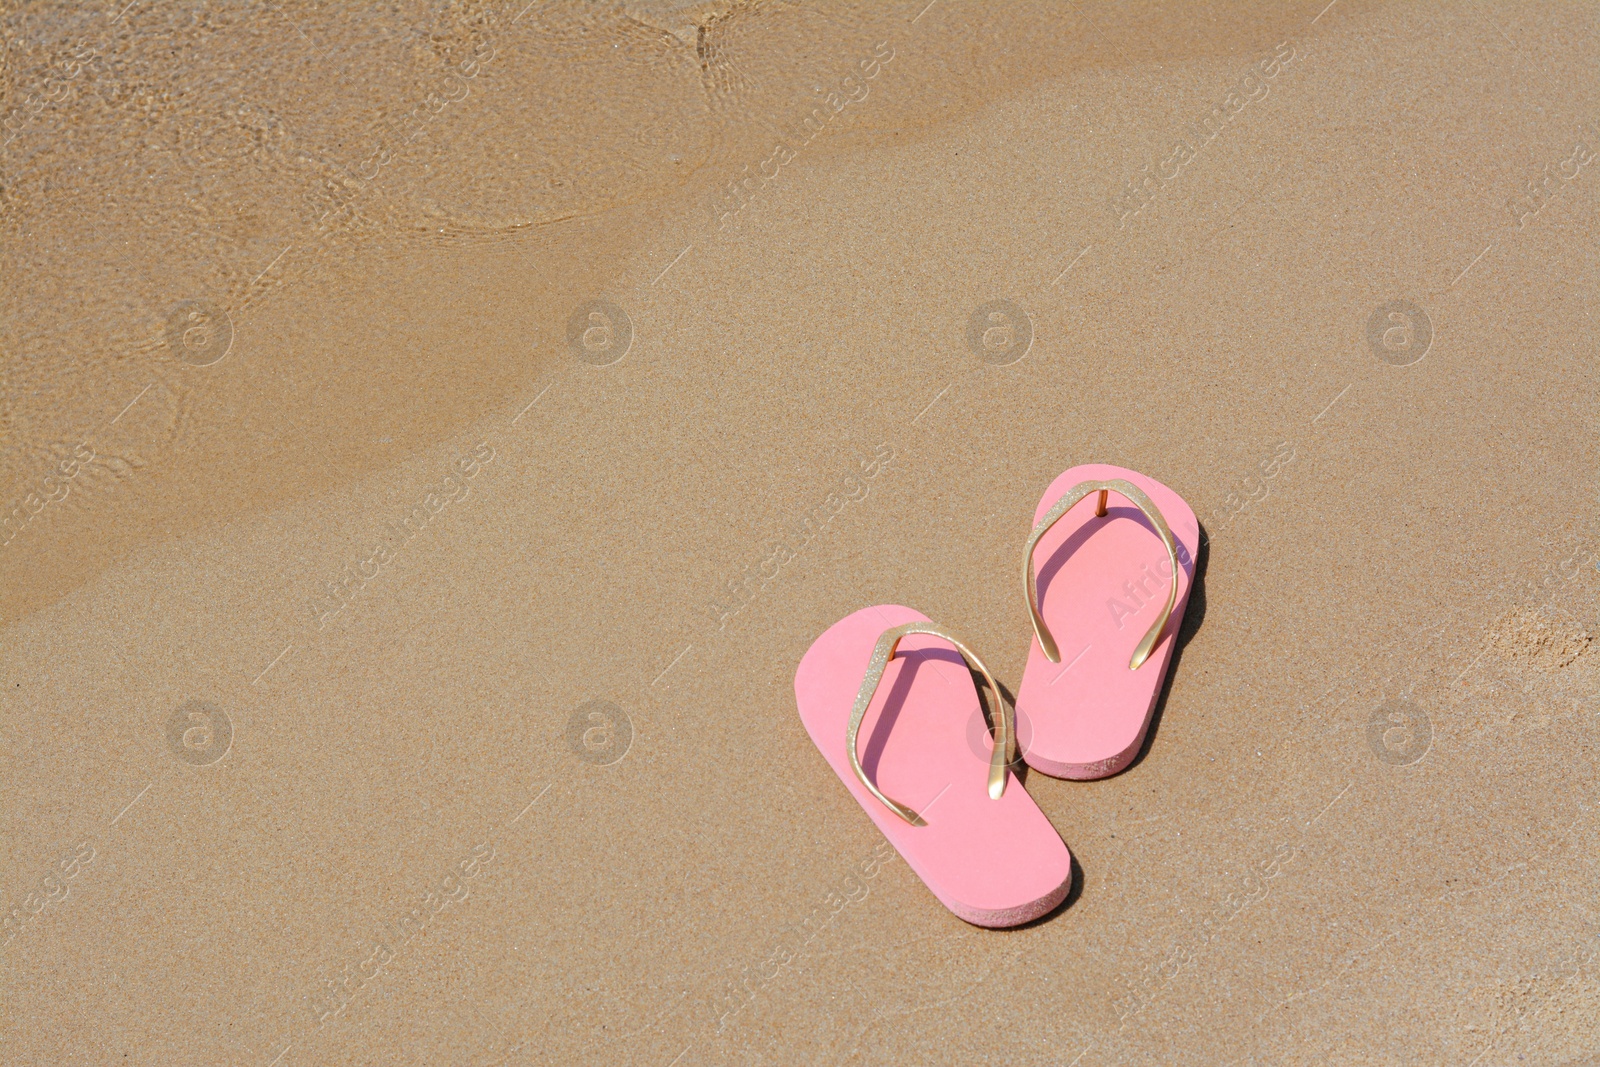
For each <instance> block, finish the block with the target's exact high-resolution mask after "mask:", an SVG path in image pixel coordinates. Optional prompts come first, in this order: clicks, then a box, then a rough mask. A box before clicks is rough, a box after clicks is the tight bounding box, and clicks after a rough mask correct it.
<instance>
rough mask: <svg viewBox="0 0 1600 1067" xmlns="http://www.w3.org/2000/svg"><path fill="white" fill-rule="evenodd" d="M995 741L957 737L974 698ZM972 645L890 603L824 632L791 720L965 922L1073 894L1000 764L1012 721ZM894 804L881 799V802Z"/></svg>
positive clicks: (1050, 830)
mask: <svg viewBox="0 0 1600 1067" xmlns="http://www.w3.org/2000/svg"><path fill="white" fill-rule="evenodd" d="M969 664H970V665H971V670H976V671H978V672H979V673H980V674H982V675H983V677H984V679H985V680H986V681H987V682H988V684H989V687H990V692H991V693H993V694H994V699H995V700H996V702H997V704H998V714H997V716H996V722H995V729H994V735H993V739H992V740H990V739H988V730H987V728H986V729H985V730H984V731H983V734H982V735H980V736H984V737H985V741H984V743H983V745H982V746H981V750H982V754H981V755H980V754H979V753H980V746H979V745H977V744H975V743H969V742H968V741H967V737H968V729H969V726H971V725H972V724H973V722H974V716H977V717H978V721H980V722H981V721H982V716H983V711H982V707H983V705H982V703H981V702H980V700H979V698H978V692H977V689H976V688H975V687H974V686H973V684H972V674H971V671H970V670H969V667H968V665H969ZM999 694H1000V687H999V686H998V685H996V684H995V681H994V677H993V676H992V675H991V674H990V673H989V670H988V668H987V667H985V666H984V665H983V663H982V662H981V661H980V660H979V659H978V657H977V656H976V655H974V654H973V652H972V650H971V649H969V648H967V647H966V646H965V645H963V644H962V643H961V642H960V641H958V640H956V638H954V637H953V636H951V635H950V634H948V633H946V632H945V631H944V630H943V629H942V628H941V627H939V626H936V625H934V624H933V623H932V622H930V621H929V620H928V618H927V616H925V615H922V614H919V613H917V612H915V611H912V610H911V609H910V608H903V607H899V606H897V605H893V604H885V605H882V606H880V607H874V608H865V609H863V610H861V611H858V612H856V613H855V614H853V615H849V616H846V617H845V618H843V619H841V620H839V621H838V622H836V623H834V624H833V625H832V626H830V627H829V628H828V629H827V631H826V632H825V633H823V635H822V636H821V637H819V638H817V640H816V642H815V643H814V644H813V645H812V646H811V648H810V650H808V651H807V652H806V654H805V656H804V658H802V659H801V660H800V668H799V670H797V671H796V672H795V676H794V695H795V703H796V704H797V705H799V708H800V719H801V721H802V722H804V723H805V726H806V732H807V733H809V734H810V735H811V740H812V741H814V742H816V745H817V748H818V749H820V750H821V751H822V755H823V756H824V757H825V758H826V759H827V761H828V763H829V764H830V765H832V767H833V770H834V773H835V774H837V775H838V776H839V778H840V779H841V780H842V781H843V782H844V784H845V788H847V789H849V790H850V792H851V794H852V795H853V796H854V797H855V798H856V800H857V801H858V802H859V803H860V804H861V806H862V807H863V808H866V809H867V814H868V815H870V816H871V817H872V821H873V822H875V823H877V824H878V829H880V830H882V831H883V834H884V836H885V837H887V838H888V839H889V842H890V844H892V845H894V847H895V848H896V849H898V850H899V852H900V855H902V856H904V857H905V860H906V863H907V864H909V865H910V867H911V869H912V870H914V871H916V872H917V876H918V877H919V878H921V879H922V881H923V882H924V883H925V884H926V885H927V887H928V888H929V889H931V890H933V895H934V896H936V897H938V898H939V901H940V903H942V904H943V905H944V906H945V907H947V908H949V909H950V910H951V911H953V912H955V913H956V915H958V916H960V917H961V918H962V919H965V920H966V921H967V922H969V923H972V924H974V925H976V926H992V927H1002V926H1017V925H1019V924H1021V923H1025V922H1028V921H1029V920H1031V919H1036V918H1038V917H1039V916H1041V915H1044V914H1046V913H1047V912H1049V911H1050V910H1051V909H1052V908H1054V907H1055V906H1056V905H1057V904H1060V903H1061V901H1062V900H1064V899H1065V898H1066V895H1067V891H1068V889H1070V888H1071V885H1072V856H1071V854H1070V853H1069V852H1068V851H1067V846H1066V845H1065V844H1064V843H1063V842H1062V840H1061V835H1060V834H1058V833H1056V831H1055V827H1053V826H1051V825H1050V820H1048V819H1046V818H1045V816H1044V812H1042V811H1040V810H1039V806H1038V805H1037V804H1035V803H1034V802H1033V798H1032V797H1030V796H1028V794H1027V792H1026V791H1024V790H1023V789H1022V788H1021V786H1019V785H1017V784H1016V783H1015V782H1014V781H1012V782H1010V788H1007V783H1008V779H1010V778H1011V772H1010V768H1009V765H1008V763H1007V757H1008V755H1009V754H1010V753H1011V752H1012V751H1013V746H1014V744H1015V741H1014V738H1015V737H1016V724H1015V720H1014V716H1013V714H1012V713H1011V711H1010V709H1008V708H1007V707H1006V703H1005V699H1004V698H1003V697H1001V696H1000V695H999ZM891 798H893V799H891Z"/></svg>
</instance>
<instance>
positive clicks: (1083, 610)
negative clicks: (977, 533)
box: [1017, 463, 1200, 779]
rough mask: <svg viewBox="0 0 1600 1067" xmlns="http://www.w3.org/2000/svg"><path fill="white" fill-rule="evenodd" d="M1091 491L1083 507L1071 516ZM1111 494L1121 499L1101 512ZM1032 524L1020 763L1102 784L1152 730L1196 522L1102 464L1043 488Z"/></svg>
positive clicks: (1189, 578)
mask: <svg viewBox="0 0 1600 1067" xmlns="http://www.w3.org/2000/svg"><path fill="white" fill-rule="evenodd" d="M1096 493H1098V494H1099V495H1098V497H1097V499H1096V502H1095V504H1094V505H1093V506H1089V507H1081V508H1076V509H1074V505H1076V504H1077V503H1078V502H1079V501H1081V500H1083V499H1084V498H1085V497H1088V496H1091V495H1093V494H1096ZM1112 494H1114V495H1116V496H1119V497H1121V498H1122V499H1123V500H1125V501H1127V503H1126V504H1113V505H1111V506H1109V507H1108V506H1107V499H1108V496H1110V495H1112ZM1033 521H1034V527H1033V533H1032V534H1031V535H1030V536H1029V537H1028V548H1027V555H1026V558H1025V559H1024V560H1023V581H1024V582H1025V583H1026V586H1027V597H1028V610H1029V612H1030V613H1031V614H1032V616H1033V633H1034V639H1033V647H1032V648H1031V649H1030V650H1029V653H1028V667H1027V670H1026V671H1025V672H1024V673H1023V675H1022V685H1021V686H1020V687H1019V688H1018V690H1017V714H1018V715H1019V716H1020V717H1021V718H1022V719H1023V720H1025V726H1026V727H1028V728H1031V729H1025V731H1024V732H1025V733H1029V734H1031V736H1030V737H1029V740H1028V745H1027V748H1026V750H1025V751H1024V752H1023V758H1024V759H1026V760H1027V761H1028V766H1030V767H1033V768H1034V769H1035V770H1039V771H1043V772H1044V773H1045V774H1048V775H1052V776H1053V777H1056V778H1078V779H1089V778H1105V777H1107V776H1109V775H1113V774H1116V773H1117V772H1118V771H1120V770H1122V769H1123V768H1124V767H1126V766H1127V765H1128V764H1129V762H1131V761H1132V760H1133V758H1134V756H1135V755H1137V754H1138V752H1139V746H1140V745H1141V744H1143V743H1144V735H1145V731H1146V730H1148V729H1149V727H1150V713H1151V712H1152V711H1153V710H1154V709H1155V706H1156V697H1157V696H1159V695H1160V693H1161V683H1162V681H1163V679H1165V677H1166V674H1167V665H1168V664H1169V663H1170V662H1171V660H1172V650H1173V647H1174V645H1175V644H1176V642H1177V633H1178V626H1179V624H1180V623H1181V622H1182V621H1183V611H1184V608H1186V607H1187V606H1188V604H1189V589H1190V586H1191V585H1192V584H1193V581H1194V555H1195V550H1196V548H1197V547H1198V545H1199V543H1200V523H1199V522H1198V521H1197V520H1196V519H1195V517H1194V512H1193V511H1192V510H1190V508H1189V505H1188V504H1185V503H1184V502H1183V498H1182V497H1180V496H1179V495H1178V494H1177V493H1174V492H1173V491H1172V490H1171V489H1168V488H1167V487H1166V486H1164V485H1162V484H1161V483H1160V482H1158V481H1156V480H1155V479H1154V478H1148V477H1146V476H1144V475H1143V474H1139V473H1137V472H1135V471H1130V470H1126V469H1124V468H1122V467H1112V466H1108V465H1106V464H1103V463H1089V464H1085V465H1084V466H1081V467H1073V468H1072V469H1071V470H1068V471H1066V472H1065V473H1063V474H1062V475H1061V476H1060V477H1059V478H1057V479H1056V480H1055V481H1053V482H1051V483H1050V488H1049V489H1048V490H1046V491H1045V494H1044V499H1043V500H1041V501H1040V502H1039V507H1038V510H1037V511H1035V512H1034V517H1033ZM1035 561H1037V562H1038V565H1039V570H1038V574H1037V578H1036V577H1035V572H1034V564H1035ZM1174 574H1177V575H1178V576H1179V577H1178V579H1177V584H1176V585H1174V584H1173V577H1172V576H1173V575H1174Z"/></svg>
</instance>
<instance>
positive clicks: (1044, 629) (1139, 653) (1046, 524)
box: [1022, 478, 1178, 671]
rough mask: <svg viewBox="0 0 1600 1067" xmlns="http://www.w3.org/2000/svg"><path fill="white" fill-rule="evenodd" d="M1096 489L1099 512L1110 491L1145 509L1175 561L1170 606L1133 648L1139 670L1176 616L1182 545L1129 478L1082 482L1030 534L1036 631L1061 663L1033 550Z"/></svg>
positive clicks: (1027, 575) (1025, 569) (1027, 570)
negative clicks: (1046, 619)
mask: <svg viewBox="0 0 1600 1067" xmlns="http://www.w3.org/2000/svg"><path fill="white" fill-rule="evenodd" d="M1096 491H1098V492H1099V493H1100V501H1099V505H1098V507H1097V510H1096V512H1095V513H1096V514H1097V515H1104V514H1105V513H1106V512H1105V498H1106V493H1107V491H1110V492H1113V493H1117V494H1118V495H1120V496H1124V497H1127V498H1128V500H1129V501H1131V502H1132V504H1133V506H1134V507H1136V508H1138V509H1139V510H1140V511H1142V512H1144V516H1145V518H1147V519H1149V520H1150V523H1151V525H1153V526H1154V527H1155V528H1156V532H1157V533H1159V534H1160V535H1161V543H1162V544H1164V545H1166V546H1167V558H1168V559H1169V560H1171V562H1172V586H1171V588H1169V589H1168V590H1167V606H1166V607H1164V608H1162V609H1161V614H1160V615H1158V616H1157V617H1156V621H1155V624H1154V625H1153V626H1151V627H1150V632H1149V633H1147V634H1145V635H1144V637H1143V639H1141V640H1140V642H1139V644H1138V646H1137V647H1135V648H1134V650H1133V658H1132V659H1130V660H1129V661H1128V669H1129V670H1130V671H1136V670H1138V669H1139V668H1140V667H1141V666H1143V665H1144V661H1145V660H1147V659H1149V658H1150V653H1151V652H1153V651H1154V650H1155V647H1156V642H1157V641H1159V640H1161V631H1162V630H1164V629H1166V626H1167V619H1168V618H1170V617H1171V616H1172V609H1173V606H1174V605H1176V604H1177V603H1178V546H1177V544H1176V543H1175V542H1174V541H1173V538H1172V530H1171V529H1170V528H1169V527H1168V526H1167V520H1166V519H1165V518H1164V517H1163V516H1162V514H1161V511H1160V509H1159V508H1157V507H1156V505H1155V501H1153V500H1151V499H1150V498H1149V497H1148V496H1146V495H1145V493H1144V490H1143V489H1140V488H1139V487H1138V486H1137V485H1134V484H1133V483H1132V482H1130V481H1128V480H1127V479H1125V478H1110V479H1107V480H1106V481H1103V482H1079V483H1078V484H1077V485H1075V486H1073V487H1072V488H1071V489H1069V490H1068V491H1067V495H1066V496H1064V497H1062V498H1061V499H1060V500H1057V501H1056V502H1055V505H1054V506H1053V507H1051V509H1050V510H1049V511H1048V512H1046V513H1045V516H1044V518H1042V519H1040V520H1039V525H1037V526H1035V527H1034V528H1033V533H1031V534H1029V535H1028V551H1027V553H1026V554H1025V555H1024V557H1023V561H1022V581H1023V584H1024V586H1025V587H1026V589H1027V593H1028V611H1029V612H1030V613H1031V614H1032V615H1033V632H1034V634H1035V635H1037V636H1038V638H1039V647H1040V648H1042V649H1044V654H1045V658H1046V659H1048V660H1049V661H1050V662H1051V663H1060V662H1061V651H1060V649H1058V648H1056V642H1055V638H1054V637H1052V636H1050V627H1048V626H1046V625H1045V622H1044V616H1043V615H1041V614H1040V613H1039V583H1038V580H1037V579H1036V578H1035V577H1034V571H1033V551H1034V549H1036V548H1038V547H1039V539H1040V538H1041V537H1043V536H1044V535H1045V532H1046V531H1047V530H1049V529H1050V527H1052V526H1054V525H1055V524H1056V522H1057V521H1058V520H1060V518H1061V516H1063V515H1065V514H1066V513H1067V512H1068V511H1070V510H1071V509H1072V505H1074V504H1076V503H1077V502H1078V501H1080V500H1082V499H1083V498H1084V497H1086V496H1088V495H1089V494H1090V493H1093V492H1096Z"/></svg>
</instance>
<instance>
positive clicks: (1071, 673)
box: [794, 463, 1200, 927]
mask: <svg viewBox="0 0 1600 1067" xmlns="http://www.w3.org/2000/svg"><path fill="white" fill-rule="evenodd" d="M1113 497H1115V498H1118V499H1116V500H1112V499H1111V498H1113ZM1080 502H1082V503H1080ZM1033 521H1034V527H1033V532H1032V534H1031V535H1030V536H1029V537H1028V540H1027V543H1026V548H1025V552H1024V556H1025V559H1024V563H1023V577H1024V580H1025V583H1026V587H1027V588H1026V597H1027V602H1028V610H1029V613H1030V614H1031V616H1032V619H1033V631H1034V638H1033V647H1032V649H1031V651H1030V652H1029V655H1028V666H1027V669H1026V671H1025V673H1024V674H1023V676H1022V685H1021V686H1020V687H1019V689H1018V690H1017V699H1016V707H1015V709H1014V711H1013V710H1012V709H1008V708H1007V707H1006V702H1005V699H1004V697H1002V696H1001V695H1000V688H999V686H998V685H997V684H996V683H995V680H994V677H993V675H991V674H990V673H989V670H988V668H987V667H985V666H984V665H983V662H982V661H981V660H979V659H978V657H977V656H976V655H975V654H974V653H973V652H972V650H971V649H969V648H967V647H966V645H964V644H963V643H962V642H961V641H959V640H958V639H957V638H956V637H955V636H953V635H952V634H950V633H949V632H947V631H946V630H945V629H944V628H943V627H940V626H938V625H937V624H935V623H933V622H932V621H931V620H929V619H928V618H927V616H925V615H922V614H921V613H919V612H916V611H913V610H911V609H910V608H905V607H900V606H898V605H894V604H883V605H879V606H877V607H871V608H864V609H862V610H861V611H858V612H855V613H854V614H852V615H848V616H846V617H845V618H843V619H841V620H839V621H838V622H837V623H835V624H834V625H833V626H831V627H829V628H828V630H827V631H826V632H825V633H824V634H823V635H822V636H821V637H819V638H817V640H816V642H815V643H814V644H813V645H812V646H811V648H810V650H808V651H807V652H806V654H805V656H804V658H802V659H801V661H800V668H799V670H798V671H796V672H795V678H794V690H795V701H796V703H797V704H798V705H799V708H800V718H801V720H802V721H803V722H804V723H805V726H806V731H807V732H808V733H809V734H810V735H811V739H812V740H813V741H814V742H816V745H817V748H818V749H820V750H821V751H822V754H823V756H824V757H826V759H827V761H828V763H829V764H831V765H832V767H833V769H834V772H835V773H837V774H838V775H839V777H840V779H841V780H842V781H843V782H844V784H845V787H846V788H847V789H849V790H850V792H851V793H852V794H853V795H854V796H855V798H856V800H857V801H859V802H860V803H861V806H862V807H864V808H865V809H866V810H867V814H868V815H870V816H872V821H873V822H875V823H877V824H878V829H880V830H882V831H883V833H884V835H885V836H886V837H888V839H889V841H890V843H892V844H893V845H894V846H895V848H896V849H898V850H899V851H900V854H901V855H902V856H904V857H905V859H906V862H907V863H908V864H910V866H911V869H912V870H914V871H916V872H917V875H918V876H919V877H920V878H921V879H922V880H923V882H924V883H926V884H927V886H928V888H929V889H931V890H933V895H934V896H936V897H938V898H939V900H940V901H941V902H942V903H943V904H944V905H945V907H947V908H949V909H950V910H951V911H953V912H955V913H956V915H958V916H960V917H961V918H962V919H965V920H966V921H967V922H969V923H973V924H975V925H978V926H993V927H1001V926H1016V925H1018V924H1020V923H1025V922H1028V921H1029V920H1032V919H1036V918H1038V917H1039V916H1041V915H1044V914H1046V913H1048V912H1049V911H1050V910H1052V909H1053V908H1055V907H1056V905H1058V904H1060V903H1061V901H1062V900H1064V899H1066V895H1067V892H1068V890H1069V889H1070V888H1071V886H1072V855H1071V853H1069V852H1068V851H1067V846H1066V844H1065V843H1064V842H1063V841H1062V840H1061V835H1060V834H1058V833H1057V832H1056V830H1055V827H1053V826H1052V825H1051V824H1050V821H1049V820H1048V819H1047V818H1045V815H1044V812H1042V811H1040V810H1039V806H1038V805H1037V804H1035V803H1034V802H1033V798H1032V797H1030V796H1028V794H1027V792H1026V791H1024V790H1023V789H1021V788H1020V787H1016V786H1012V787H1010V788H1008V780H1009V778H1010V774H1011V771H1010V768H1011V761H1012V758H1013V757H1012V756H1011V753H1012V751H1013V749H1014V748H1020V750H1021V754H1022V757H1023V758H1024V759H1025V760H1026V761H1027V763H1028V766H1030V767H1032V768H1033V769H1035V770H1037V771H1041V772H1043V773H1044V774H1048V775H1052V776H1054V777H1057V778H1076V779H1091V778H1104V777H1106V776H1108V775H1112V774H1116V773H1117V772H1118V771H1120V770H1122V769H1123V768H1125V767H1126V766H1127V765H1128V763H1129V762H1130V761H1132V759H1133V758H1134V757H1135V756H1136V755H1137V754H1138V752H1139V747H1140V745H1141V744H1142V743H1143V742H1144V735H1145V731H1146V730H1148V729H1149V726H1150V715H1151V713H1152V712H1153V711H1154V709H1155V704H1156V698H1157V697H1158V696H1159V695H1160V693H1161V685H1162V682H1163V680H1164V679H1165V677H1166V673H1167V666H1168V664H1169V663H1170V662H1171V660H1172V650H1173V647H1174V645H1175V644H1176V642H1177V632H1178V625H1179V623H1180V622H1181V621H1182V619H1183V612H1184V608H1185V607H1187V606H1188V603H1189V589H1190V586H1191V584H1192V583H1193V581H1194V558H1195V551H1196V549H1197V547H1198V545H1199V537H1200V524H1199V522H1198V521H1196V519H1195V516H1194V512H1193V511H1192V510H1190V508H1189V506H1188V505H1187V504H1185V503H1184V502H1183V498H1182V497H1180V496H1178V494H1177V493H1175V492H1173V491H1172V490H1171V489H1168V488H1167V487H1166V486H1164V485H1162V484H1161V483H1160V482H1158V481H1156V480H1155V479H1153V478H1147V477H1145V476H1144V475H1142V474H1138V473H1136V472H1134V471H1130V470H1125V469H1123V468H1121V467H1112V466H1107V465H1105V464H1098V463H1096V464H1088V465H1085V466H1080V467H1073V468H1072V469H1070V470H1068V471H1066V472H1065V473H1063V474H1062V475H1061V476H1060V477H1059V478H1057V479H1056V480H1055V481H1054V482H1052V483H1051V485H1050V488H1049V490H1047V491H1046V493H1045V495H1044V499H1043V500H1042V501H1040V502H1039V507H1038V510H1037V511H1036V512H1035V513H1034V517H1033ZM1036 566H1037V571H1036V570H1035V567H1036ZM973 671H976V672H977V673H978V674H980V675H982V676H983V678H984V679H985V681H986V682H987V684H988V687H989V691H990V694H991V696H990V699H991V700H992V701H994V705H995V709H996V710H995V713H994V715H993V726H992V727H991V725H990V724H989V722H987V721H986V720H985V717H984V708H983V703H982V701H981V699H980V698H979V695H978V692H977V689H976V688H975V686H974V684H973ZM1019 722H1020V723H1021V725H1022V734H1023V736H1022V737H1021V739H1020V741H1019V739H1018V737H1017V732H1018V731H1017V725H1018V723H1019Z"/></svg>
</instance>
